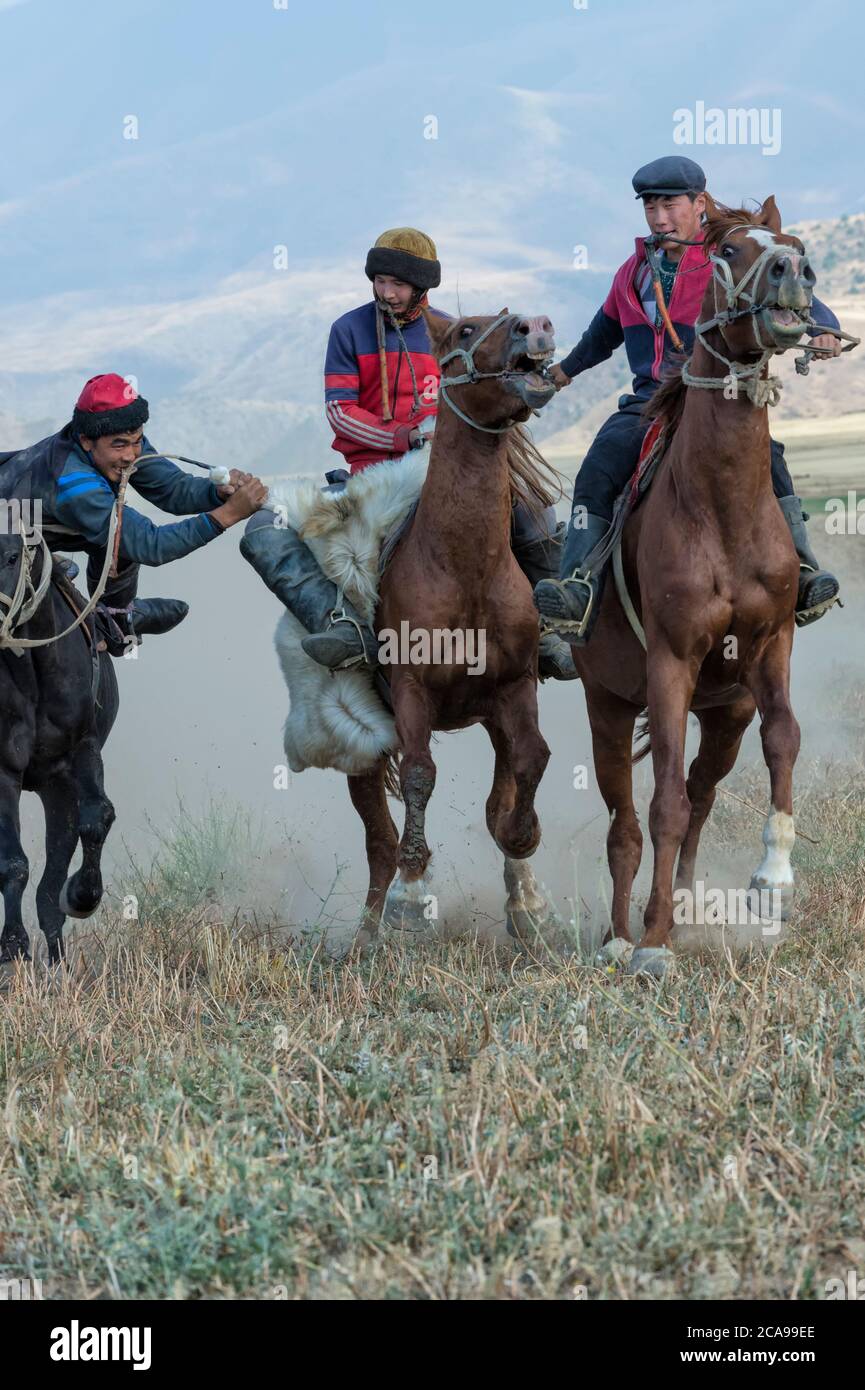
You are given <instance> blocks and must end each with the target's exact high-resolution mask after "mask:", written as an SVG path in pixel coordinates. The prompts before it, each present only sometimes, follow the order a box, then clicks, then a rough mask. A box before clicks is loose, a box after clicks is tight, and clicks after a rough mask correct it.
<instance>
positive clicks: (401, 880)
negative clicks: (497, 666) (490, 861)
mask: <svg viewBox="0 0 865 1390" xmlns="http://www.w3.org/2000/svg"><path fill="white" fill-rule="evenodd" d="M391 699H392V700H393V709H394V716H395V719H396V732H397V738H398V740H399V747H400V764H399V780H400V789H401V791H402V799H403V803H404V806H405V823H404V825H403V832H402V838H401V839H400V842H399V851H398V854H397V867H398V870H399V874H398V877H397V878H396V879H395V880H394V882H393V883H392V884H391V886H390V888H389V889H388V893H387V898H386V900H385V906H384V914H383V915H384V921H385V923H386V924H387V926H389V927H395V928H397V929H399V930H402V931H406V930H407V931H419V932H424V931H428V930H429V926H430V922H431V921H432V920H434V919H435V917H436V916H437V913H436V911H435V900H434V895H433V894H431V893H430V890H429V882H428V880H427V878H426V870H427V865H428V864H429V861H430V847H429V845H428V844H427V841H426V808H427V803H428V801H429V799H430V797H431V796H432V793H433V788H434V786H435V781H436V766H435V763H434V762H433V760H432V755H431V753H430V739H431V736H432V728H433V710H432V702H431V698H430V695H429V692H428V691H426V690H425V689H424V687H423V686H421V685H419V684H418V682H417V680H416V678H415V677H414V676H413V675H402V674H401V673H397V672H395V673H394V676H393V679H392V681H391Z"/></svg>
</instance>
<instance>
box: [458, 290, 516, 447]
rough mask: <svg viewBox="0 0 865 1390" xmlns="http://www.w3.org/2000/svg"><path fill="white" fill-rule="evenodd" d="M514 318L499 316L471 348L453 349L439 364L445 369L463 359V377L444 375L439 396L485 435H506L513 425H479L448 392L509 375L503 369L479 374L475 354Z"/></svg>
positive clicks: (465, 420) (506, 315)
mask: <svg viewBox="0 0 865 1390" xmlns="http://www.w3.org/2000/svg"><path fill="white" fill-rule="evenodd" d="M513 317H514V315H513V314H499V316H498V318H497V319H495V320H494V321H493V322H492V323H491V324H489V326H488V327H487V328H485V329H484V331H483V333H482V334H481V336H480V337H479V338H478V339H476V341H475V342H474V343H472V345H471V347H470V348H468V349H466V348H461V347H457V348H453V349H452V350H451V351H450V352H448V353H445V356H444V357H443V358H442V359H441V361H440V362H439V367H441V368H444V367H445V366H446V365H447V363H448V362H451V361H452V360H453V359H454V358H455V357H461V358H462V360H463V363H464V365H465V371H464V373H463V375H462V376H449V377H445V376H444V374H442V376H441V378H440V380H439V395H440V396H441V398H442V400H443V401H444V402H445V403H446V404H447V405H449V406H450V408H451V410H452V411H453V412H454V414H455V415H458V416H459V418H460V419H461V420H463V421H464V422H465V424H467V425H471V427H472V429H475V430H483V432H484V434H506V433H507V431H508V430H509V429H511V428H512V427H513V426H512V425H511V424H509V425H501V426H499V427H496V426H492V425H479V424H478V422H477V420H472V419H470V418H469V416H468V415H466V414H465V412H464V411H462V410H460V408H459V406H458V405H455V404H454V402H453V401H452V400H451V398H450V396H449V395H448V390H449V389H450V387H452V386H471V385H474V383H475V382H476V381H495V380H500V379H501V378H502V377H504V376H507V375H508V372H507V368H502V370H501V371H500V372H479V371H478V369H477V367H476V366H475V353H476V352H477V350H478V348H479V347H480V345H481V343H482V342H483V341H484V339H485V338H488V337H489V336H490V334H491V333H494V332H495V330H496V329H497V328H500V327H501V325H502V324H503V323H507V321H508V319H511V318H513Z"/></svg>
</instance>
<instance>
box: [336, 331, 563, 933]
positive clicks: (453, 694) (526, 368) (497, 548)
mask: <svg viewBox="0 0 865 1390" xmlns="http://www.w3.org/2000/svg"><path fill="white" fill-rule="evenodd" d="M425 319H426V324H427V328H428V330H429V334H430V339H431V343H432V347H433V351H434V352H435V353H436V355H437V357H438V359H439V361H440V363H441V366H442V380H441V388H440V401H439V409H438V413H437V422H436V430H435V436H434V441H433V444H432V452H431V456H430V461H429V469H428V472H427V476H426V480H425V482H424V486H423V490H422V493H421V497H420V500H419V503H418V507H417V510H416V512H415V515H414V518H413V520H412V522H411V525H410V528H409V529H408V530H407V532H406V534H405V536H404V537H403V538H402V540H401V541H400V543H399V545H398V548H397V549H396V551H395V553H394V556H393V558H392V559H391V561H390V563H389V565H388V567H387V569H386V570H385V573H384V575H383V577H382V581H381V589H380V595H379V606H378V612H377V615H376V631H377V632H378V634H379V640H380V641H381V640H382V636H383V634H384V633H393V634H408V633H410V634H411V637H412V648H411V650H410V651H405V650H399V649H398V650H397V651H396V654H395V659H394V660H393V662H392V664H391V665H390V667H389V675H390V691H391V699H392V702H393V708H394V714H395V719H396V729H397V736H398V741H399V777H400V787H401V791H402V798H403V801H404V803H405V825H404V829H403V834H402V838H401V839H400V838H399V837H398V835H397V829H396V826H395V825H394V822H393V820H392V819H391V816H390V813H389V810H388V806H387V799H386V767H385V764H384V763H382V764H381V765H380V766H378V767H377V768H376V769H374V770H373V771H372V772H369V773H366V774H364V775H358V776H349V778H348V785H349V791H350V794H351V799H352V802H353V803H354V806H355V808H356V810H357V811H358V813H359V814H360V816H361V818H362V819H363V822H364V826H365V828H366V848H367V858H368V860H369V871H370V881H369V892H368V894H367V898H366V906H365V912H364V918H363V921H362V924H361V927H360V929H359V932H358V938H357V944H358V945H365V944H367V943H368V942H369V941H371V940H372V938H373V937H374V936H375V935H376V932H377V930H378V925H379V922H380V920H381V917H382V912H383V910H384V912H385V918H386V920H387V921H388V922H391V923H392V924H393V925H396V926H410V925H413V924H414V923H418V924H419V923H420V922H421V921H422V919H423V918H424V917H425V916H429V915H430V914H429V911H428V907H427V905H428V903H429V884H428V881H427V879H426V877H425V874H426V869H427V865H428V863H429V859H430V850H429V846H428V845H427V842H426V836H425V829H424V821H425V813H426V806H427V802H428V801H429V798H430V796H431V794H432V790H433V787H434V785H435V777H436V769H435V763H434V762H433V759H432V756H431V753H430V737H431V734H432V732H433V731H434V730H453V729H463V728H466V727H467V726H468V725H470V724H477V723H481V724H483V726H484V728H485V729H486V731H487V733H488V734H489V737H490V741H491V743H492V745H493V749H494V751H495V772H494V775H493V785H492V790H491V792H490V795H489V798H488V800H487V804H486V820H487V826H488V828H489V832H490V834H491V835H492V837H493V839H494V840H495V842H496V844H497V845H498V847H499V848H500V849H501V851H502V853H503V854H504V855H505V883H506V886H507V889H508V902H507V907H506V912H507V917H508V925H509V927H510V929H511V931H512V932H513V933H514V934H517V935H520V936H523V935H525V932H526V929H527V927H528V925H529V920H528V919H529V918H531V919H532V921H536V920H537V919H538V918H539V917H542V916H543V915H544V909H545V906H546V905H545V902H544V899H543V897H542V895H541V893H540V892H539V890H538V888H537V885H536V883H535V880H534V876H533V874H532V871H531V868H530V867H529V865H528V864H526V863H523V862H521V861H523V860H525V859H527V858H528V856H530V855H531V854H533V853H534V851H535V849H536V848H537V845H538V841H539V839H540V833H541V832H540V825H539V822H538V817H537V815H536V814H535V809H534V798H535V791H536V789H537V786H538V783H539V782H540V780H541V777H542V775H543V772H544V769H545V767H546V764H547V760H548V758H549V749H548V747H547V745H546V743H545V741H544V739H543V737H542V736H541V733H540V730H539V728H538V706H537V676H538V635H539V629H538V615H537V611H536V609H535V607H534V604H533V602H532V590H531V586H530V584H529V582H528V580H527V579H526V578H525V576H524V575H523V573H522V572H521V570H520V569H519V567H518V565H517V563H516V561H515V559H514V557H513V554H512V552H511V542H510V535H511V503H512V500H513V497H514V493H515V492H516V493H517V494H520V495H521V496H522V497H523V499H524V500H525V501H526V502H528V504H529V505H530V506H531V505H535V506H543V505H548V504H549V502H550V501H551V500H552V496H551V494H550V492H549V489H548V487H547V477H549V474H547V475H546V476H545V474H544V464H543V460H542V459H541V458H540V455H539V454H537V453H536V451H535V450H534V448H533V446H532V445H531V443H530V441H529V439H528V436H526V435H525V434H524V433H523V432H522V431H521V430H518V428H517V427H518V425H519V424H520V423H521V422H523V421H525V420H526V419H528V417H529V415H530V414H531V412H532V410H533V409H539V408H540V407H542V406H543V405H545V404H546V403H547V401H548V400H550V398H551V397H552V395H553V394H554V388H553V387H552V386H551V385H550V383H549V382H548V381H547V380H546V378H545V377H544V376H543V375H542V373H541V371H540V370H539V368H540V367H541V366H542V365H543V364H544V363H545V362H546V361H547V360H549V357H550V355H551V353H552V350H553V348H554V337H553V328H552V324H551V323H550V322H549V320H548V319H543V318H541V319H521V318H520V317H519V316H517V315H515V314H510V313H509V312H508V310H507V309H504V310H502V312H501V314H499V315H498V316H497V317H496V318H494V319H493V318H462V319H458V320H456V321H454V320H450V319H444V318H440V317H438V316H433V315H431V314H425ZM437 633H438V634H443V635H444V636H443V638H441V639H440V640H442V641H447V642H449V643H450V644H451V650H450V658H451V659H448V653H447V652H444V653H440V654H439V655H440V657H441V659H440V660H437V659H436V658H435V657H433V659H432V660H431V659H430V656H429V651H430V650H431V649H432V648H431V646H430V647H429V648H428V650H427V651H426V652H425V651H424V643H423V641H418V640H417V639H418V637H419V636H420V637H421V638H422V637H423V636H427V637H428V638H430V639H435V636H436V634H437ZM415 651H416V652H417V653H418V654H419V655H420V658H421V659H420V661H417V662H416V661H413V660H412V654H413V652H415ZM424 658H426V659H424ZM397 870H398V871H399V876H398V878H397V879H396V881H395V882H392V881H393V880H394V875H395V874H396V873H397Z"/></svg>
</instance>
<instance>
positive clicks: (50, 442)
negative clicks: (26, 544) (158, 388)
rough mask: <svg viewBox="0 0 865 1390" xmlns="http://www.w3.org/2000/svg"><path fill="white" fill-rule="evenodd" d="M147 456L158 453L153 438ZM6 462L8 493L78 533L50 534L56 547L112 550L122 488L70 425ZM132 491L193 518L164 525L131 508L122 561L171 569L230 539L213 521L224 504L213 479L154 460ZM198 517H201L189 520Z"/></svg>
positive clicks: (3, 488) (135, 478) (2, 469)
mask: <svg viewBox="0 0 865 1390" xmlns="http://www.w3.org/2000/svg"><path fill="white" fill-rule="evenodd" d="M141 452H142V453H143V454H150V453H154V452H155V450H154V448H153V445H152V444H151V443H150V441H149V440H148V439H146V438H145V439H143V440H142V445H141ZM0 464H2V466H0V493H2V494H3V495H5V496H7V497H8V496H9V495H10V494H12V493H14V495H17V496H19V497H24V496H29V497H30V498H31V499H32V500H33V501H36V500H37V499H38V500H40V501H41V503H42V519H43V521H44V522H46V523H49V524H50V523H51V522H56V523H57V524H58V525H60V526H65V527H67V528H68V530H69V531H70V532H71V534H69V535H63V534H58V533H57V532H53V531H50V530H46V533H45V534H46V540H47V541H48V543H49V545H50V546H51V549H52V550H72V551H75V550H84V551H86V552H87V553H88V554H91V553H93V552H101V551H104V548H105V545H106V543H107V540H108V526H109V522H110V519H111V508H112V507H113V505H114V501H115V498H116V496H117V485H116V484H113V483H110V482H109V481H108V479H107V478H106V477H104V476H103V474H102V473H100V472H99V470H98V469H97V468H95V467H94V466H93V464H92V463H91V462H90V457H89V455H88V454H87V453H85V451H84V450H83V449H82V448H81V446H80V445H79V443H78V441H77V439H76V438H75V437H74V436H73V434H72V431H71V429H70V427H69V426H68V425H67V426H65V428H64V429H62V430H60V431H59V433H58V434H56V435H51V436H49V438H48V439H43V440H41V441H40V443H39V444H34V445H33V446H32V448H30V449H25V450H22V451H21V452H20V453H17V454H12V455H6V456H5V461H4V456H2V455H0ZM129 486H130V488H134V489H135V491H136V492H138V493H140V494H141V496H142V497H144V498H145V499H146V500H147V501H148V502H152V503H153V504H154V506H157V507H160V508H161V509H162V510H163V511H165V512H171V513H172V514H173V515H174V516H187V517H188V519H187V520H186V521H179V522H175V523H174V524H172V525H169V526H156V525H154V523H153V522H152V521H150V520H149V519H148V518H147V517H145V516H142V514H141V513H140V512H136V511H135V510H134V508H133V507H130V506H128V505H126V506H124V508H123V528H122V532H121V538H120V558H121V559H123V560H125V561H126V562H127V563H130V562H131V563H136V564H142V565H164V564H167V563H168V562H169V561H170V560H180V559H182V557H183V556H184V555H189V554H191V553H192V551H193V550H198V549H199V548H200V547H201V546H203V545H207V543H208V541H212V540H214V539H215V537H216V536H219V535H221V534H222V530H223V528H222V527H221V526H220V525H219V523H218V522H216V521H214V520H213V519H212V518H211V517H210V516H208V512H210V511H211V510H213V508H215V507H218V506H220V504H221V500H222V499H221V498H220V497H219V495H218V493H217V491H216V488H215V486H214V485H213V483H211V482H210V480H209V479H207V478H195V477H192V476H191V475H190V474H188V473H184V472H183V470H182V469H180V468H177V467H175V465H174V464H173V463H169V462H168V460H167V459H163V458H154V459H148V460H147V461H146V462H144V463H142V464H140V465H139V466H138V467H137V468H136V470H135V472H134V473H133V474H132V477H131V478H130V481H129ZM190 512H198V513H199V515H197V516H189V515H188V514H189V513H190Z"/></svg>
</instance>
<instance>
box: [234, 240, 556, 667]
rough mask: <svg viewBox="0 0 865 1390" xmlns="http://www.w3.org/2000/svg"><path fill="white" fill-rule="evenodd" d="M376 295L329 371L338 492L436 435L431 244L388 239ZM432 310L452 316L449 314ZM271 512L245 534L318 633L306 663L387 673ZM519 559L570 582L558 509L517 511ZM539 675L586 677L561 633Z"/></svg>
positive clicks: (545, 640) (307, 645)
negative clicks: (428, 320)
mask: <svg viewBox="0 0 865 1390" xmlns="http://www.w3.org/2000/svg"><path fill="white" fill-rule="evenodd" d="M365 269H366V275H367V278H368V279H369V280H370V281H371V282H372V287H373V297H372V299H371V300H369V301H368V302H367V303H366V304H362V305H360V306H359V307H358V308H356V309H351V310H350V311H349V312H348V313H347V314H343V315H342V317H341V318H339V319H337V320H336V322H335V323H334V324H333V326H332V328H331V330H330V337H329V340H328V345H327V355H326V359H325V368H324V386H325V409H326V412H327V419H328V422H329V424H330V426H331V428H332V430H333V432H334V439H333V443H332V445H331V447H332V448H333V449H335V450H336V452H337V453H338V454H340V455H342V457H343V459H344V460H345V462H346V463H347V464H348V465H349V468H348V470H346V469H344V468H343V469H337V470H333V471H332V472H330V473H328V474H327V478H328V481H329V483H330V485H331V487H334V488H341V487H342V486H344V484H345V480H346V479H347V478H348V477H349V476H350V475H353V474H356V473H359V472H360V471H361V470H362V469H365V468H370V467H373V466H374V465H375V464H377V463H380V462H383V461H384V460H386V459H394V460H396V459H400V458H404V457H406V455H407V454H408V453H409V452H410V451H411V450H414V449H420V448H423V447H424V444H425V443H426V442H427V440H428V438H429V437H430V435H431V433H432V429H433V427H434V425H435V416H436V407H437V397H438V386H439V378H440V372H439V367H438V363H437V361H436V359H435V356H434V355H433V353H432V349H431V344H430V339H429V334H428V332H427V327H426V324H425V322H424V319H423V317H422V310H423V309H430V306H429V305H428V301H427V294H428V291H429V290H431V289H434V288H435V287H436V286H437V285H438V284H439V283H440V281H441V266H440V264H439V261H438V259H437V255H436V248H435V245H434V243H433V242H432V240H431V239H430V238H429V237H428V236H427V235H426V234H425V233H424V232H420V231H417V230H415V229H414V228H412V227H397V228H394V229H393V230H391V231H387V232H384V233H383V234H382V235H381V236H380V237H379V238H378V240H377V241H376V243H375V246H374V247H372V248H371V250H370V251H369V254H368V255H367V258H366V267H365ZM430 312H431V313H433V314H436V315H438V316H440V317H442V318H447V317H448V315H446V314H443V313H442V312H441V311H440V310H437V309H430ZM276 520H277V519H276V517H275V515H274V513H273V512H272V511H267V510H263V511H261V512H259V513H258V515H257V516H255V517H254V518H253V519H252V521H251V522H250V524H249V525H248V526H247V528H246V534H245V535H244V537H243V539H242V541H241V543H240V549H241V553H242V554H243V555H244V557H245V558H246V559H247V560H248V561H249V563H250V564H251V565H252V566H253V567H254V568H255V569H256V570H257V571H258V573H259V574H260V575H261V577H262V579H263V580H264V582H265V584H266V585H267V586H268V588H269V589H271V590H272V591H273V593H275V594H276V596H277V597H278V598H279V599H280V600H281V601H282V602H283V603H284V604H285V606H286V607H287V608H288V609H289V610H290V611H291V612H292V613H293V614H294V616H295V617H296V618H297V619H298V620H299V621H300V622H301V623H302V624H303V626H304V627H305V628H306V629H307V631H308V632H309V634H310V636H309V637H306V638H304V640H303V643H302V646H303V648H304V651H305V652H306V653H307V655H309V656H311V657H313V658H314V659H315V660H316V661H317V662H319V663H320V664H321V665H322V666H326V667H328V668H330V669H331V670H336V669H340V668H343V667H346V666H354V665H360V664H366V665H368V666H371V667H375V666H376V665H377V663H378V640H377V638H376V635H375V633H374V632H373V631H372V630H371V628H370V627H369V626H368V625H366V624H364V623H363V621H362V619H361V618H360V615H359V614H358V613H357V612H356V611H355V610H354V609H353V608H352V606H351V604H349V603H348V602H346V601H345V599H340V601H339V603H340V606H341V608H342V615H341V616H340V617H338V618H336V619H334V618H333V616H332V615H333V613H334V610H336V609H337V607H338V602H337V599H338V595H337V589H336V585H335V584H333V583H332V582H331V581H330V580H329V579H327V578H326V577H325V576H324V574H322V572H321V570H320V568H319V565H318V562H317V560H316V559H315V557H314V555H313V554H312V551H311V550H310V549H309V547H308V546H307V545H306V544H305V543H304V542H303V541H302V540H301V538H300V537H299V536H298V534H297V532H296V531H294V530H293V529H292V528H291V527H289V526H280V525H277V524H275V523H276ZM511 545H512V548H513V552H514V556H515V558H516V560H517V563H518V564H519V566H520V568H521V569H522V571H523V573H524V574H525V575H526V577H527V578H528V580H529V582H530V583H531V584H532V586H534V585H535V584H537V583H538V581H539V580H540V579H542V578H548V577H552V576H554V575H557V574H558V572H559V552H560V549H561V536H560V534H559V532H558V530H557V527H556V518H555V509H554V508H553V507H548V508H547V509H546V510H545V511H544V512H543V514H542V516H541V519H540V521H539V522H536V521H535V520H534V519H533V518H532V516H531V514H530V512H529V510H528V508H527V507H526V506H525V504H524V503H522V502H521V501H516V502H515V504H514V507H513V510H512V516H511ZM538 655H539V674H540V676H541V677H542V678H546V677H548V676H552V677H554V678H555V679H558V680H571V679H573V678H574V677H575V676H576V670H575V668H574V665H573V659H572V657H571V653H570V650H569V648H568V646H567V644H566V643H564V642H563V641H562V640H561V638H559V637H557V636H555V635H554V634H552V633H548V634H545V635H544V636H542V638H541V641H540V647H539V654H538Z"/></svg>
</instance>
